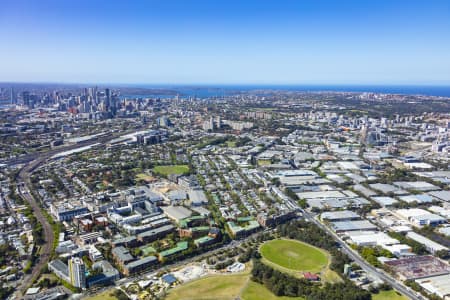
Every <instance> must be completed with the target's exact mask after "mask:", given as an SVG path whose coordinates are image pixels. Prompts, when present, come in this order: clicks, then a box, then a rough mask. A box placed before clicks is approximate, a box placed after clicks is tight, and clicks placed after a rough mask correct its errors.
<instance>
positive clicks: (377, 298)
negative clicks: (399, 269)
mask: <svg viewBox="0 0 450 300" xmlns="http://www.w3.org/2000/svg"><path fill="white" fill-rule="evenodd" d="M407 299H408V298H406V297H405V296H403V295H401V294H399V293H397V292H396V291H394V290H390V291H380V292H379V293H378V294H372V300H407Z"/></svg>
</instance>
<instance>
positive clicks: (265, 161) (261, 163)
mask: <svg viewBox="0 0 450 300" xmlns="http://www.w3.org/2000/svg"><path fill="white" fill-rule="evenodd" d="M270 164H272V161H271V160H270V159H258V166H267V165H270Z"/></svg>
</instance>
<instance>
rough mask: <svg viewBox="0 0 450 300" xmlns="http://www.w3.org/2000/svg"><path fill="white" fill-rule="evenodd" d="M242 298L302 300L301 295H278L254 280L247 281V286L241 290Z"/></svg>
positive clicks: (250, 299)
mask: <svg viewBox="0 0 450 300" xmlns="http://www.w3.org/2000/svg"><path fill="white" fill-rule="evenodd" d="M241 299H242V300H261V299H264V300H303V299H304V298H302V297H286V296H282V297H278V296H276V295H274V294H273V293H272V292H271V291H269V290H268V289H267V288H266V287H265V286H264V285H262V284H259V283H257V282H254V281H251V280H250V281H249V282H248V284H247V287H246V288H245V290H244V291H243V292H242V295H241Z"/></svg>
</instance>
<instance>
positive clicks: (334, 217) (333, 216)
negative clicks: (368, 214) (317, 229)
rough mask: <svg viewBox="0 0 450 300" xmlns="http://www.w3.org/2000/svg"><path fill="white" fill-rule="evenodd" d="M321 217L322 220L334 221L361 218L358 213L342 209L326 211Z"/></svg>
mask: <svg viewBox="0 0 450 300" xmlns="http://www.w3.org/2000/svg"><path fill="white" fill-rule="evenodd" d="M320 218H321V219H322V220H327V221H330V222H334V221H352V220H359V219H360V216H359V215H358V214H357V213H354V212H352V211H350V210H340V211H333V212H324V213H322V215H321V216H320Z"/></svg>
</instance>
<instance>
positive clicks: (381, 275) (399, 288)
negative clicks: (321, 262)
mask: <svg viewBox="0 0 450 300" xmlns="http://www.w3.org/2000/svg"><path fill="white" fill-rule="evenodd" d="M302 212H303V214H304V216H305V217H306V218H307V219H308V220H310V221H312V222H313V223H314V224H316V225H317V226H318V227H319V228H321V229H322V230H324V231H325V232H327V233H328V234H329V235H331V236H332V237H333V238H334V240H336V242H338V244H339V245H340V246H341V249H342V251H343V252H344V253H345V254H347V255H348V256H349V257H350V258H351V259H352V260H353V261H355V262H356V263H357V264H358V265H359V266H361V268H362V269H363V270H364V271H366V272H367V273H368V274H373V275H375V276H377V277H378V278H380V279H382V280H384V281H385V282H386V283H388V284H390V285H391V286H392V287H393V288H394V289H395V290H397V291H399V292H400V293H402V294H403V295H405V296H407V297H409V298H410V299H413V300H424V299H425V298H424V297H422V296H421V295H419V294H417V293H416V292H414V291H413V290H411V289H410V288H408V287H406V286H405V285H403V283H401V282H399V281H398V280H396V279H394V278H393V277H392V276H391V275H389V274H388V273H386V272H385V271H383V270H381V269H378V268H375V267H374V266H372V265H371V264H369V263H368V262H367V261H366V260H365V259H363V258H362V257H361V256H360V255H359V253H357V252H356V251H355V250H353V249H352V248H351V247H350V246H349V245H348V244H347V243H345V242H344V241H343V240H342V239H341V238H340V237H339V236H338V235H337V234H336V233H334V232H333V231H332V230H331V229H330V228H328V227H327V226H325V225H324V224H322V222H320V221H319V220H317V219H316V218H315V217H314V216H313V215H312V214H310V213H309V212H307V211H306V210H302Z"/></svg>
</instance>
